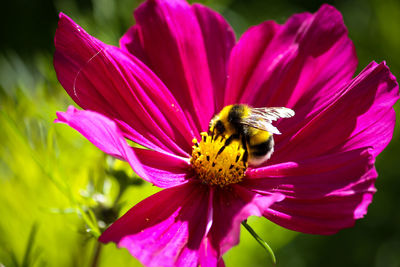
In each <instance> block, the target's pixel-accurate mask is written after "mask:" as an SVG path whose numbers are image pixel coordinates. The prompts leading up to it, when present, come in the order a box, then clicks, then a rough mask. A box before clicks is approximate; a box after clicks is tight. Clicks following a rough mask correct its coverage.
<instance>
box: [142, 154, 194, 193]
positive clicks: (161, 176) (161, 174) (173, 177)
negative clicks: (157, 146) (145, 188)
mask: <svg viewBox="0 0 400 267" xmlns="http://www.w3.org/2000/svg"><path fill="white" fill-rule="evenodd" d="M134 152H135V155H136V157H137V158H138V160H139V161H140V164H142V168H143V169H144V170H145V171H146V173H147V175H148V177H150V179H151V181H152V182H154V185H156V186H158V187H161V188H168V187H172V186H176V185H179V184H182V183H186V182H187V181H188V179H189V178H190V177H189V176H188V175H189V174H190V163H189V159H186V158H180V157H177V156H174V155H171V154H165V153H162V152H157V151H152V150H145V149H139V148H134Z"/></svg>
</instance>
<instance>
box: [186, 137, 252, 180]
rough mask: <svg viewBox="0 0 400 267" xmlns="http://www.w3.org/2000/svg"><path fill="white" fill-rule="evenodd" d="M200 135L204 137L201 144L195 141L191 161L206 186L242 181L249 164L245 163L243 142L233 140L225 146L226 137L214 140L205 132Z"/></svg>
mask: <svg viewBox="0 0 400 267" xmlns="http://www.w3.org/2000/svg"><path fill="white" fill-rule="evenodd" d="M200 135H201V137H202V138H201V141H200V142H198V141H197V139H193V143H194V145H193V151H192V158H191V159H190V163H191V165H192V167H193V169H194V171H195V173H196V174H197V177H198V178H199V179H200V180H202V181H203V182H204V183H206V184H209V185H212V186H213V185H219V186H220V187H224V186H226V185H229V184H235V183H239V182H240V181H242V179H243V177H244V172H245V171H246V168H247V162H244V161H243V155H244V151H245V150H244V149H243V146H242V144H241V142H240V141H239V140H233V141H232V142H231V143H230V144H229V145H227V146H225V140H226V138H225V137H224V136H218V137H217V138H214V137H213V136H209V135H208V134H207V133H205V132H203V133H201V134H200ZM224 146H225V147H224ZM222 147H224V148H223V149H222Z"/></svg>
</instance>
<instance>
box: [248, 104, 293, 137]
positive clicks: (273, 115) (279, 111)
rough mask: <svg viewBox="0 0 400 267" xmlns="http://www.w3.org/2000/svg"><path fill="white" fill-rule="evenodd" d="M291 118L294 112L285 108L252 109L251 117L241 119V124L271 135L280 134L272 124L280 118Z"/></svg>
mask: <svg viewBox="0 0 400 267" xmlns="http://www.w3.org/2000/svg"><path fill="white" fill-rule="evenodd" d="M293 116H294V111H293V110H291V109H290V108H285V107H271V108H252V109H251V115H250V116H248V117H247V118H244V119H242V124H244V125H248V126H250V127H253V128H257V129H260V130H263V131H267V132H270V133H272V134H280V132H279V130H278V129H277V128H276V127H275V126H273V125H272V122H273V121H276V120H277V119H280V118H290V117H293Z"/></svg>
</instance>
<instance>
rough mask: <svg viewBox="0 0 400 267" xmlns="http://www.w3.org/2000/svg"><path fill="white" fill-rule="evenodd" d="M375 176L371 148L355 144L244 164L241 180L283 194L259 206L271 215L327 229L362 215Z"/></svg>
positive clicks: (308, 229)
mask: <svg viewBox="0 0 400 267" xmlns="http://www.w3.org/2000/svg"><path fill="white" fill-rule="evenodd" d="M376 177H377V173H376V171H375V168H374V157H373V156H372V155H371V149H369V150H368V149H357V150H352V151H346V152H340V153H336V154H330V155H326V156H323V157H318V158H313V159H307V160H302V161H298V162H288V163H281V164H276V165H271V166H267V167H263V168H259V169H253V170H249V171H248V172H247V178H248V179H246V181H245V182H244V183H243V186H245V187H246V188H251V189H252V190H254V191H256V192H260V193H262V192H278V193H281V194H284V195H285V196H286V198H285V199H284V200H283V201H282V202H280V203H275V204H273V205H272V206H271V207H269V209H268V210H267V211H265V213H264V216H265V217H267V218H268V219H270V220H271V221H273V222H275V223H277V224H279V225H282V226H284V227H286V228H289V229H292V230H295V231H300V232H305V233H313V234H332V233H335V232H337V231H339V230H340V229H342V228H346V227H351V226H353V225H354V222H355V220H356V219H359V218H361V217H363V215H364V214H365V213H366V211H367V207H368V205H369V203H370V202H371V200H372V195H373V194H374V192H375V191H376V190H375V188H374V182H375V180H376Z"/></svg>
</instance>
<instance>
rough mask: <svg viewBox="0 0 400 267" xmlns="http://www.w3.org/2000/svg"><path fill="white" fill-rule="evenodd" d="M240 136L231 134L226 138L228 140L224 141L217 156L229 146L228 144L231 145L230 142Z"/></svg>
mask: <svg viewBox="0 0 400 267" xmlns="http://www.w3.org/2000/svg"><path fill="white" fill-rule="evenodd" d="M239 137H240V135H239V134H232V135H231V136H229V137H228V139H226V140H225V144H224V145H223V146H222V147H221V148H220V149H219V151H218V153H217V156H218V155H219V154H221V153H222V151H224V149H225V147H227V146H229V144H230V143H232V141H233V140H234V139H239Z"/></svg>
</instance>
